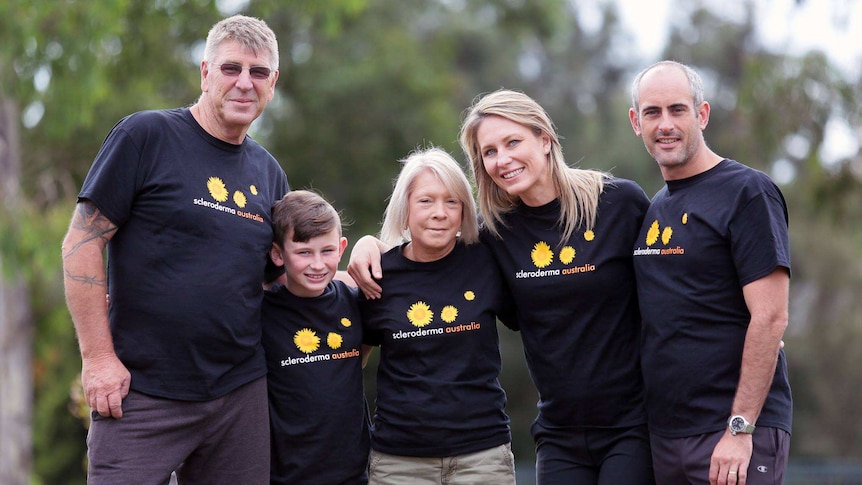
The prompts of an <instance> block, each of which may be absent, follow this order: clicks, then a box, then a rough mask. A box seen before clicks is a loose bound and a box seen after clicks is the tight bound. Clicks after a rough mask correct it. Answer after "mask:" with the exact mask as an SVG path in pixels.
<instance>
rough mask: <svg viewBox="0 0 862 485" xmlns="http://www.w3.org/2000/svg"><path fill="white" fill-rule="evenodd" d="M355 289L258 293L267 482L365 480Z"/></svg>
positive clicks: (334, 286) (338, 285)
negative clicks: (300, 294)
mask: <svg viewBox="0 0 862 485" xmlns="http://www.w3.org/2000/svg"><path fill="white" fill-rule="evenodd" d="M357 298H358V294H357V290H356V289H353V288H349V287H347V286H346V285H345V284H344V283H342V282H340V281H333V282H331V283H330V284H329V285H328V286H327V287H326V290H325V291H324V292H323V294H322V295H320V296H318V297H315V298H301V297H298V296H295V295H293V294H292V293H290V292H289V291H288V290H287V289H286V288H284V287H283V286H276V287H275V288H273V289H271V290H270V291H267V292H266V293H265V294H264V300H263V310H262V311H261V317H262V322H263V348H264V350H265V353H266V365H267V369H268V371H269V373H268V375H267V383H268V386H269V387H268V389H269V416H270V430H271V443H272V465H271V472H272V473H271V477H272V478H271V480H272V483H273V484H295V483H308V482H309V481H311V482H314V483H320V484H332V485H340V484H347V483H350V484H356V483H366V482H367V480H368V477H367V474H366V468H367V465H368V450H369V446H370V436H369V429H368V428H369V423H368V408H367V406H366V403H365V393H364V391H363V385H362V358H361V356H360V349H361V344H362V323H361V321H360V315H359V307H358V304H357Z"/></svg>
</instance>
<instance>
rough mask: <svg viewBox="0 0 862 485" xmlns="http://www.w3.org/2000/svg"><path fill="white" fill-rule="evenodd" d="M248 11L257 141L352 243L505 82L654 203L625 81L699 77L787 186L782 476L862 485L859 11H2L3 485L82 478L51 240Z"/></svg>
mask: <svg viewBox="0 0 862 485" xmlns="http://www.w3.org/2000/svg"><path fill="white" fill-rule="evenodd" d="M234 13H244V14H247V15H252V16H256V17H260V18H262V19H264V20H266V22H267V23H268V24H269V25H270V26H271V27H272V28H273V30H274V31H275V32H276V34H277V35H278V39H279V44H280V51H281V52H280V57H281V59H280V63H281V65H280V71H281V74H280V78H279V80H278V84H277V86H276V87H277V94H276V97H275V99H274V100H273V102H272V103H271V104H270V106H269V107H268V108H267V110H266V112H265V113H264V115H263V117H262V118H261V119H260V120H258V122H256V123H255V125H254V126H253V128H252V132H251V134H252V135H253V136H254V137H255V138H256V139H258V140H259V141H260V142H261V143H262V144H263V145H264V146H265V147H267V148H268V149H269V150H270V152H272V154H273V155H275V157H276V158H277V159H278V160H279V161H280V163H281V164H282V166H283V167H284V169H285V171H286V172H287V174H288V179H289V181H290V184H291V187H293V188H313V189H315V190H318V191H319V192H321V193H322V194H323V195H324V196H325V197H327V198H328V199H329V200H330V201H332V202H333V204H334V205H335V206H336V207H337V208H338V209H339V210H341V211H342V214H343V216H344V218H345V220H346V221H348V222H349V223H350V225H349V226H348V227H347V230H346V236H347V237H348V239H349V241H350V243H351V247H352V243H353V242H355V241H356V240H357V239H358V238H359V237H360V236H362V235H364V234H369V233H376V232H377V231H378V230H379V223H380V220H381V216H382V212H383V208H384V206H385V203H386V197H387V196H388V195H389V193H390V191H391V188H392V180H393V178H394V177H395V176H396V174H397V172H398V169H399V165H398V162H397V161H398V160H399V159H401V158H403V157H404V156H406V155H407V154H408V153H409V152H410V151H411V150H413V149H415V148H417V147H425V146H428V145H431V144H433V145H438V146H441V147H443V148H445V149H446V150H448V151H449V152H450V153H452V154H453V155H454V156H455V157H456V159H458V160H460V161H463V160H464V156H463V154H462V153H461V151H460V148H459V147H458V144H457V130H458V127H459V123H460V120H461V116H462V114H463V112H464V109H465V108H467V107H468V106H469V105H470V103H471V101H472V100H473V98H474V97H475V96H477V95H479V94H481V93H485V92H489V91H492V90H495V89H497V88H500V87H506V88H513V89H519V90H523V91H524V92H526V93H527V94H529V95H530V96H532V97H533V98H535V99H536V100H537V101H539V102H540V103H541V104H542V105H543V106H545V108H546V109H547V110H548V111H549V113H550V115H551V116H552V118H553V119H554V120H555V122H556V124H557V126H558V128H559V131H560V133H561V135H562V136H563V146H564V150H565V153H566V155H567V159H568V162H569V163H570V164H571V165H578V166H580V167H583V168H598V169H602V170H607V171H611V172H612V173H613V174H615V175H617V176H620V177H626V178H630V179H634V180H636V181H637V182H639V183H640V184H641V186H642V187H643V188H644V189H645V191H646V192H647V194H649V195H652V194H654V193H655V192H656V191H657V190H658V189H659V188H660V187H661V185H662V181H661V178H660V174H659V171H658V169H657V167H656V166H655V163H654V162H653V161H652V159H650V158H649V156H648V155H647V153H646V151H645V150H644V148H643V145H642V143H641V140H640V139H639V138H637V137H636V136H634V134H633V132H632V130H631V127H630V126H629V121H628V116H627V110H628V107H629V104H630V98H629V85H630V83H631V80H632V78H633V77H634V75H635V74H636V73H637V72H638V71H639V70H641V69H642V68H644V67H646V66H647V65H648V64H651V63H652V62H654V61H656V60H659V59H663V58H671V59H676V60H679V61H681V62H685V63H687V64H690V65H692V66H693V67H695V68H696V69H697V70H698V71H699V72H700V73H701V74H702V75H703V77H704V80H705V84H706V92H707V99H708V100H709V101H711V103H712V115H711V121H710V124H709V127H708V129H707V130H706V139H707V142H708V143H709V144H710V146H711V147H712V148H713V149H714V150H715V151H716V152H717V153H719V154H721V155H724V156H727V157H730V158H734V159H737V160H739V161H741V162H743V163H745V164H748V165H750V166H753V167H755V168H758V169H760V170H763V171H765V172H767V173H768V174H770V175H771V176H773V177H774V179H775V180H776V181H777V182H778V183H779V184H780V186H781V188H782V190H783V192H784V195H785V197H786V198H787V202H788V205H789V209H790V219H791V221H790V229H791V244H792V251H793V254H792V257H793V279H792V282H791V302H790V303H791V321H790V326H789V328H788V330H787V333H786V335H785V341H786V349H785V350H786V352H787V356H788V362H789V366H790V369H789V370H790V378H791V384H792V386H793V392H794V401H795V403H794V404H795V409H794V432H793V439H792V444H791V455H792V456H791V470H790V472H789V473H788V483H795V484H801V483H812V484H814V483H862V478H860V477H862V466H860V463H862V439H860V436H862V411H860V410H862V392H860V388H862V373H860V371H859V368H860V364H862V298H860V297H859V295H860V294H862V262H860V261H862V258H860V256H862V224H860V222H862V188H860V178H862V152H860V143H862V102H860V101H862V20H860V18H862V4H860V2H859V1H857V0H761V1H745V0H724V1H722V2H717V1H698V0H689V1H678V2H677V1H673V0H663V1H659V0H656V1H650V2H642V1H640V0H591V1H589V0H588V1H575V0H482V1H479V0H476V1H474V0H409V1H404V0H251V1H245V0H232V1H206V0H155V1H142V0H101V1H99V2H86V1H74V0H62V1H61V0H5V1H4V2H2V3H0V274H2V278H0V362H2V363H0V483H2V484H4V485H5V484H8V485H13V484H14V485H17V484H27V483H30V484H45V485H47V484H83V483H85V473H84V470H85V452H86V447H85V441H84V440H85V437H86V425H87V421H86V416H87V411H88V410H87V409H86V406H85V405H84V406H82V401H81V399H80V394H79V391H78V389H79V386H80V383H79V381H78V377H79V373H80V357H79V354H78V348H77V342H76V340H75V335H74V329H73V326H72V323H71V320H70V318H69V314H68V312H67V310H66V307H65V302H64V297H63V288H62V268H61V260H60V243H61V240H62V237H63V235H64V234H65V231H66V228H67V225H68V222H69V218H70V216H71V214H72V210H73V207H74V204H75V196H76V194H77V191H78V189H79V188H80V185H81V182H82V180H83V178H84V176H85V175H86V173H87V170H88V168H89V166H90V163H91V162H92V160H93V158H94V156H95V154H96V152H97V150H98V148H99V146H100V144H101V142H102V140H103V139H104V137H105V135H106V134H107V132H108V131H109V130H110V128H111V127H112V126H113V125H114V124H115V123H116V122H117V121H118V120H119V119H120V118H121V117H123V116H125V115H127V114H129V113H131V112H134V111H138V110H142V109H157V108H169V107H177V106H188V105H191V104H192V103H193V102H194V101H195V100H196V99H197V97H198V96H199V94H200V73H199V63H200V59H201V57H202V53H203V42H204V39H205V37H206V34H207V32H208V30H209V28H210V27H211V26H212V25H213V24H214V23H215V22H217V21H218V20H219V19H221V18H222V17H224V16H226V15H230V14H234ZM344 264H346V258H345V260H344V262H343V265H344ZM225 277H226V278H227V277H230V275H225ZM501 338H502V348H503V352H504V370H503V375H502V380H503V385H504V387H505V389H506V391H507V393H508V396H509V405H508V411H509V414H510V416H511V418H512V430H513V436H514V443H513V446H514V450H515V456H516V459H517V469H518V471H519V483H531V481H532V473H533V472H532V466H533V460H534V450H533V444H532V440H531V438H530V436H529V426H530V424H531V422H532V420H533V418H534V417H535V413H536V410H535V403H536V393H535V390H534V388H533V386H532V383H531V381H530V378H529V375H528V373H527V371H526V369H525V366H524V358H523V354H522V350H521V346H520V340H519V337H518V335H517V334H515V333H512V332H509V331H508V330H505V329H503V327H501ZM373 369H374V363H373V362H372V364H371V366H370V368H369V369H368V371H367V382H366V384H367V388H368V392H369V399H370V400H371V402H372V403H373V396H374V373H373ZM309 483H313V479H310V481H309Z"/></svg>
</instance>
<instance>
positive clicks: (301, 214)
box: [272, 190, 341, 247]
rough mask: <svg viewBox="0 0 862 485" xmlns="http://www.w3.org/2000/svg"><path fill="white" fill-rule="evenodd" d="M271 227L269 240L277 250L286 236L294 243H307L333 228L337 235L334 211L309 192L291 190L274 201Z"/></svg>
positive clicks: (339, 221)
mask: <svg viewBox="0 0 862 485" xmlns="http://www.w3.org/2000/svg"><path fill="white" fill-rule="evenodd" d="M272 226H273V227H272V236H273V240H274V242H275V243H276V244H277V245H278V246H279V247H281V246H282V245H283V244H284V240H285V238H287V237H288V236H290V237H291V239H292V240H293V241H294V242H308V241H309V240H310V239H311V238H314V237H317V236H320V235H322V234H326V233H328V232H330V231H332V230H333V229H336V228H337V229H338V234H339V235H341V218H340V217H339V216H338V212H337V211H336V210H335V208H334V207H332V204H330V203H329V202H327V201H326V199H324V198H323V197H321V196H320V195H318V194H316V193H315V192H312V191H310V190H292V191H290V192H288V193H287V194H285V196H284V197H282V198H281V200H279V201H278V202H276V203H275V205H273V206H272ZM291 231H293V232H292V233H291Z"/></svg>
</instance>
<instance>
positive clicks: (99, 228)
mask: <svg viewBox="0 0 862 485" xmlns="http://www.w3.org/2000/svg"><path fill="white" fill-rule="evenodd" d="M72 229H73V230H76V231H81V232H83V233H84V236H83V237H81V238H80V240H78V241H76V242H75V244H73V245H72V246H71V247H66V246H65V245H64V246H63V260H66V259H67V258H69V257H70V256H73V255H74V254H75V253H77V252H78V250H79V249H81V248H82V247H84V246H86V245H88V244H91V243H94V242H95V244H98V245H99V248H100V249H104V248H105V246H106V245H107V244H108V241H109V240H110V239H111V237H113V235H114V233H115V232H117V226H116V225H115V224H114V223H112V222H111V221H110V220H108V218H107V217H105V216H104V215H102V213H101V212H99V209H98V208H97V207H96V206H95V205H94V204H93V203H92V202H90V201H87V200H85V201H82V202H79V203H78V205H77V207H76V208H75V213H74V215H73V216H72ZM65 273H66V276H67V277H68V278H69V279H70V280H72V281H77V282H79V283H83V284H85V285H89V286H106V282H105V278H104V277H97V276H88V275H75V274H71V273H69V271H68V270H67V271H66V272H65Z"/></svg>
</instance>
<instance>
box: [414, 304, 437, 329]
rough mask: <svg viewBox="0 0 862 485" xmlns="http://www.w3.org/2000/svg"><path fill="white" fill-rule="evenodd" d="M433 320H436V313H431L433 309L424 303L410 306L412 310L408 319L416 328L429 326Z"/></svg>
mask: <svg viewBox="0 0 862 485" xmlns="http://www.w3.org/2000/svg"><path fill="white" fill-rule="evenodd" d="M432 318H434V312H432V311H431V308H430V307H429V306H428V304H427V303H425V302H424V301H417V302H416V303H414V304H412V305H410V309H409V310H407V319H408V320H410V323H412V324H413V326H415V327H424V326H425V325H428V324H429V323H431V319H432Z"/></svg>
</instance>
